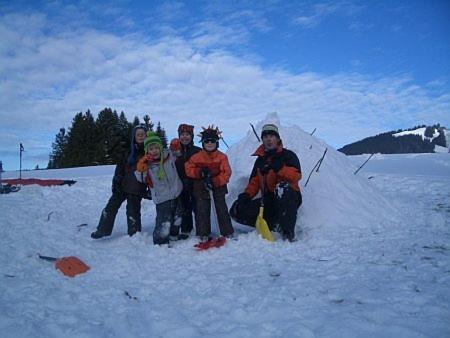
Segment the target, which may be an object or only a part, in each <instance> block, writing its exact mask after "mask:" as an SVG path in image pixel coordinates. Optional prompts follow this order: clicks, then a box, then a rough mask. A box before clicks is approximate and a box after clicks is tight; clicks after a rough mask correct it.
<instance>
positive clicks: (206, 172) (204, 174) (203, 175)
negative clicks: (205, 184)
mask: <svg viewBox="0 0 450 338" xmlns="http://www.w3.org/2000/svg"><path fill="white" fill-rule="evenodd" d="M200 177H201V178H206V177H211V172H210V171H209V169H208V168H202V170H201V171H200Z"/></svg>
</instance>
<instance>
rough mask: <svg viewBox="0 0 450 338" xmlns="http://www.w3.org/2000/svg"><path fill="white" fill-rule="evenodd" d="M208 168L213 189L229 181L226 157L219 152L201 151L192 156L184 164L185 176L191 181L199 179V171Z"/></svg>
mask: <svg viewBox="0 0 450 338" xmlns="http://www.w3.org/2000/svg"><path fill="white" fill-rule="evenodd" d="M203 168H208V169H209V171H210V172H211V176H212V182H213V184H214V187H215V188H219V187H222V186H224V185H226V184H227V183H228V182H229V181H230V177H231V168H230V164H229V163H228V157H227V155H225V154H224V153H222V152H221V151H220V150H215V151H213V152H207V151H206V150H201V151H199V152H198V153H196V154H194V155H192V157H191V158H190V159H189V161H187V162H186V164H185V169H186V175H187V176H188V177H190V178H193V179H197V180H198V179H201V178H202V177H201V171H202V169H203Z"/></svg>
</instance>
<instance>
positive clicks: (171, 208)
mask: <svg viewBox="0 0 450 338" xmlns="http://www.w3.org/2000/svg"><path fill="white" fill-rule="evenodd" d="M182 216H183V207H182V204H181V198H180V197H177V198H175V199H173V200H168V201H166V202H163V203H159V204H157V205H156V221H155V229H154V230H153V244H168V243H169V239H170V236H177V235H178V232H179V231H180V225H181V219H182Z"/></svg>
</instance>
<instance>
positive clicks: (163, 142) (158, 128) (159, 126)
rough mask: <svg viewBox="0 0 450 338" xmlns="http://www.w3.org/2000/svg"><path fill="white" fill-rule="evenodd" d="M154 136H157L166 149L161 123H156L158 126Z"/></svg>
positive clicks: (165, 137) (165, 138)
mask: <svg viewBox="0 0 450 338" xmlns="http://www.w3.org/2000/svg"><path fill="white" fill-rule="evenodd" d="M156 135H158V136H159V138H160V139H161V141H162V144H163V147H164V148H167V136H166V131H165V130H164V128H162V127H161V122H159V121H158V125H157V127H156Z"/></svg>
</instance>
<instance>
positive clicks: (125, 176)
mask: <svg viewBox="0 0 450 338" xmlns="http://www.w3.org/2000/svg"><path fill="white" fill-rule="evenodd" d="M146 131H147V129H146V127H145V126H142V125H139V126H136V127H134V129H133V133H132V135H131V147H130V151H129V153H128V154H127V155H126V156H125V157H124V159H123V160H122V161H120V162H119V163H118V164H117V166H116V170H115V171H114V176H113V180H112V196H111V198H110V199H109V201H108V204H106V207H105V208H104V209H103V211H102V214H101V216H100V221H99V223H98V226H97V230H96V231H94V232H93V233H92V234H91V237H92V238H94V239H98V238H102V237H105V236H110V235H111V233H112V230H113V227H114V220H115V219H116V215H117V212H118V211H119V208H120V206H121V205H122V203H123V202H124V201H125V200H127V224H128V235H130V236H133V235H134V234H135V233H136V232H139V231H141V201H142V198H144V197H146V195H147V192H146V191H147V187H146V185H145V184H142V183H140V182H138V181H137V180H136V177H135V175H134V171H135V170H136V162H137V161H138V159H139V158H140V157H142V156H143V155H144V139H145V133H146Z"/></svg>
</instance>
